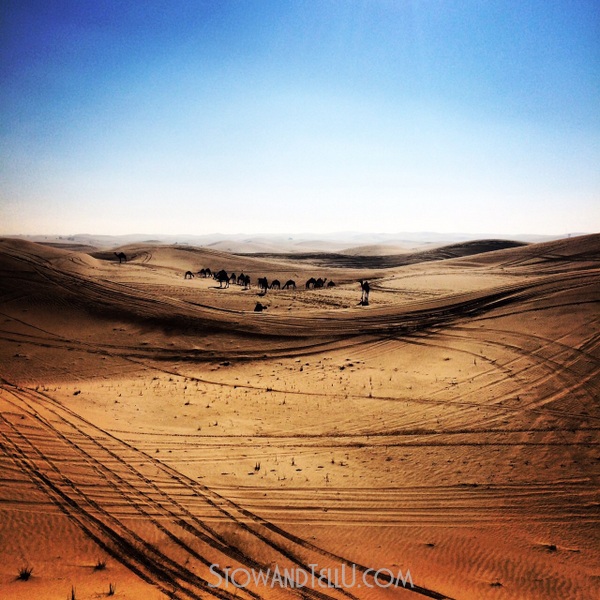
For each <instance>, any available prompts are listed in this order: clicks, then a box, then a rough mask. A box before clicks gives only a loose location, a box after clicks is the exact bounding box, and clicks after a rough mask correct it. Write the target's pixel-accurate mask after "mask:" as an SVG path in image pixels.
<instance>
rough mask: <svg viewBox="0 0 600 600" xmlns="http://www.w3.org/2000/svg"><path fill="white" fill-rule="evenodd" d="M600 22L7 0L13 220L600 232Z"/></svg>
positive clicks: (248, 5)
mask: <svg viewBox="0 0 600 600" xmlns="http://www.w3.org/2000/svg"><path fill="white" fill-rule="evenodd" d="M599 28H600V9H599V5H598V3H597V2H596V1H595V0H582V1H579V2H576V3H574V2H567V1H566V0H556V1H553V2H540V1H538V0H535V1H533V0H524V1H519V2H516V1H512V0H508V1H505V0H502V1H500V0H498V1H495V0H492V1H490V2H470V1H467V2H434V1H423V2H410V1H399V2H388V1H386V0H373V1H370V2H362V1H358V0H349V1H345V2H339V1H334V0H322V1H321V0H319V1H317V0H314V1H308V0H304V1H300V0H298V1H290V2H280V1H279V0H277V1H276V0H261V1H258V0H247V1H244V2H235V1H231V2H212V1H209V2H197V1H196V0H173V1H172V2H159V1H157V0H147V1H145V2H118V1H115V0H103V1H101V2H91V1H90V2H71V1H67V0H63V1H58V2H39V1H37V0H6V1H4V2H2V7H1V8H0V77H1V81H2V84H1V85H0V235H6V234H30V235H31V234H43V235H51V234H64V235H69V234H70V232H89V233H91V234H95V235H97V234H110V235H118V234H129V233H131V232H139V231H142V232H144V231H147V232H161V234H163V235H175V234H183V233H185V234H189V235H190V236H198V235H202V234H209V233H213V232H222V233H223V234H224V235H225V236H231V235H232V234H235V233H238V232H247V233H246V234H244V235H250V236H255V235H258V234H262V233H266V234H275V233H278V234H285V235H292V236H293V235H297V234H300V233H302V232H311V233H315V234H318V235H324V234H326V233H327V232H331V231H340V230H343V231H347V230H351V231H357V232H373V231H374V232H383V233H385V234H390V235H392V237H394V239H395V236H396V234H395V233H394V232H398V231H409V232H420V231H435V232H440V233H441V234H444V235H449V234H452V233H453V232H466V234H467V235H475V234H478V232H491V233H489V234H486V235H493V236H496V237H512V238H513V239H514V238H515V236H523V235H528V234H540V235H548V236H557V235H564V234H566V233H569V232H576V231H586V232H595V231H600V168H599V166H598V165H600V110H598V107H600V85H599V82H600V35H599V30H600V29H599ZM287 232H290V234H288V233H287ZM379 242H381V240H374V241H372V242H368V243H379Z"/></svg>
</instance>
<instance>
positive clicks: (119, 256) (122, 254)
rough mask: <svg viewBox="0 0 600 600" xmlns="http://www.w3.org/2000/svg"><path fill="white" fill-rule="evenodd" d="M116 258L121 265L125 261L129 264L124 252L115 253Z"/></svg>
mask: <svg viewBox="0 0 600 600" xmlns="http://www.w3.org/2000/svg"><path fill="white" fill-rule="evenodd" d="M115 256H116V257H117V258H118V259H119V264H121V263H122V262H123V261H125V262H127V256H125V253H124V252H115Z"/></svg>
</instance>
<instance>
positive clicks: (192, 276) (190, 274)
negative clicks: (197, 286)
mask: <svg viewBox="0 0 600 600" xmlns="http://www.w3.org/2000/svg"><path fill="white" fill-rule="evenodd" d="M183 278H184V279H194V274H193V273H192V272H191V271H186V272H185V275H184V276H183Z"/></svg>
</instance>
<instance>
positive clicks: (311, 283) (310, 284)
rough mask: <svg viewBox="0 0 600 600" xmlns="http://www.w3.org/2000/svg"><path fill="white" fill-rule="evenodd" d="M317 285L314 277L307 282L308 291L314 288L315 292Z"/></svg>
mask: <svg viewBox="0 0 600 600" xmlns="http://www.w3.org/2000/svg"><path fill="white" fill-rule="evenodd" d="M316 283H317V280H316V279H315V278H314V277H311V278H310V279H309V280H308V281H307V282H306V285H305V287H306V289H307V290H310V288H312V289H313V290H314V289H315V285H316Z"/></svg>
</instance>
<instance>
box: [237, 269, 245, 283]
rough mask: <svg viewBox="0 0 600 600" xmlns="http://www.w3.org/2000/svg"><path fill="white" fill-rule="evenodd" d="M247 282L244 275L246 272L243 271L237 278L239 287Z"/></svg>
mask: <svg viewBox="0 0 600 600" xmlns="http://www.w3.org/2000/svg"><path fill="white" fill-rule="evenodd" d="M245 281H246V276H245V275H244V272H243V271H242V272H241V273H240V274H239V275H238V278H237V284H238V285H244V282H245Z"/></svg>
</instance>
